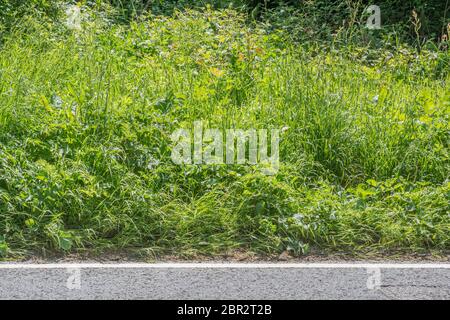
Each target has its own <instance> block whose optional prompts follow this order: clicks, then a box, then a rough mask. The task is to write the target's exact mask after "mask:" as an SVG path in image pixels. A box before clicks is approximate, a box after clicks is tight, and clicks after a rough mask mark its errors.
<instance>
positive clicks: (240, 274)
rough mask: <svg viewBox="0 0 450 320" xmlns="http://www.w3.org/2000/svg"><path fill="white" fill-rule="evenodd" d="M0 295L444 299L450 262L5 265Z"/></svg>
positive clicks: (448, 293)
mask: <svg viewBox="0 0 450 320" xmlns="http://www.w3.org/2000/svg"><path fill="white" fill-rule="evenodd" d="M0 299H183V300H185V299H187V300H191V299H446V300H447V299H450V264H446V263H443V264H361V263H355V264H349V263H339V264H327V263H319V264H318V263H311V264H292V263H283V264H280V263H278V264H269V263H265V264H262V263H254V264H245V263H239V264H238V263H223V264H220V263H198V264H194V263H170V264H141V263H130V264H92V263H91V264H11V263H0Z"/></svg>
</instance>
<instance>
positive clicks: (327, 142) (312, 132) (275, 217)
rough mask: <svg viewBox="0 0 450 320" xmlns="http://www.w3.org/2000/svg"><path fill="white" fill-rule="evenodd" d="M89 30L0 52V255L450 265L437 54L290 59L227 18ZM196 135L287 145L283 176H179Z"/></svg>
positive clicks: (395, 50)
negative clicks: (237, 254) (375, 258)
mask: <svg viewBox="0 0 450 320" xmlns="http://www.w3.org/2000/svg"><path fill="white" fill-rule="evenodd" d="M85 15H86V21H85V22H84V26H83V30H82V31H79V32H77V31H71V30H67V29H66V28H65V27H64V25H63V24H62V23H61V22H46V23H42V21H38V20H36V19H34V18H33V17H25V18H24V19H22V22H21V24H20V25H19V26H17V27H16V29H15V30H14V31H13V33H11V34H10V36H8V37H6V38H5V39H4V42H3V44H2V48H1V51H0V255H3V256H4V257H8V256H17V255H26V254H29V253H31V252H43V251H46V250H53V251H55V250H56V251H60V252H74V251H79V250H93V249H96V250H104V249H105V250H106V249H111V248H112V249H122V248H125V249H126V248H139V249H141V250H142V251H143V252H154V253H156V254H176V255H192V254H219V253H225V252H229V251H233V250H246V251H251V252H257V253H263V254H273V253H279V252H282V251H284V250H288V251H290V252H291V253H292V254H296V255H298V254H304V253H307V252H308V250H309V249H310V248H318V249H319V250H328V251H346V252H367V251H370V252H385V251H390V250H401V251H405V252H412V251H415V252H416V251H429V250H437V251H446V250H448V249H449V248H450V204H449V203H450V182H449V172H450V170H449V169H450V166H449V152H448V148H449V129H450V128H449V116H450V92H449V89H448V88H449V85H448V82H449V80H450V79H449V73H448V71H449V66H448V62H449V61H450V55H449V53H448V52H439V51H435V52H433V51H427V50H423V51H422V52H421V54H420V55H417V54H416V52H415V51H414V50H413V49H410V48H408V47H400V46H398V47H391V48H387V47H386V48H381V49H377V50H376V51H373V49H368V48H363V47H358V46H350V45H349V46H347V47H333V45H332V44H330V46H329V47H325V46H319V45H311V44H310V45H301V44H300V45H299V44H295V43H293V42H291V41H290V40H289V37H288V35H286V34H284V33H283V32H281V31H276V30H272V31H270V32H269V31H267V29H266V28H265V27H264V26H263V25H258V24H248V23H247V22H246V20H245V17H243V16H241V15H240V14H239V13H237V12H235V11H232V10H222V11H212V10H206V11H203V12H199V11H186V12H184V13H180V12H178V13H176V14H175V15H174V16H173V17H162V16H160V17H151V18H149V19H144V20H141V21H138V22H132V23H131V24H130V25H124V24H115V23H113V22H111V21H109V20H108V19H107V18H105V16H104V15H100V14H98V13H95V12H87V13H85ZM368 52H369V53H370V54H371V55H372V57H371V58H370V59H366V58H367V57H366V55H367V53H368ZM376 96H377V97H378V99H375V97H376ZM195 120H203V122H204V123H206V124H207V126H208V127H211V128H221V129H228V128H243V129H247V128H257V129H258V128H278V129H281V128H285V129H286V128H288V129H287V130H286V131H284V133H283V135H282V136H281V142H280V161H281V166H280V170H279V172H278V173H277V174H276V175H275V176H265V175H262V174H261V173H260V170H259V169H258V168H256V167H252V166H245V165H233V166H227V165H216V166H206V165H203V166H202V165H197V166H196V165H192V166H177V165H174V164H173V163H172V161H171V159H170V153H171V147H172V143H171V140H170V135H171V133H172V132H173V131H174V130H176V129H178V128H191V127H192V124H193V121H195Z"/></svg>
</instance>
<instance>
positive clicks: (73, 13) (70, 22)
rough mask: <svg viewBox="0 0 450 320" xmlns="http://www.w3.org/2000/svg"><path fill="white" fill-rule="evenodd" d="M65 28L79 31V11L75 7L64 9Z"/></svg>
mask: <svg viewBox="0 0 450 320" xmlns="http://www.w3.org/2000/svg"><path fill="white" fill-rule="evenodd" d="M66 16H67V19H66V26H67V28H69V29H72V30H81V10H80V7H79V6H77V5H71V6H68V8H67V9H66Z"/></svg>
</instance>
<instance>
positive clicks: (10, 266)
mask: <svg viewBox="0 0 450 320" xmlns="http://www.w3.org/2000/svg"><path fill="white" fill-rule="evenodd" d="M63 268H80V269H82V268H84V269H101V268H103V269H138V268H139V269H291V268H300V269H302V268H321V269H349V268H353V269H354V268H363V269H369V268H381V269H450V263H357V262H356V263H183V262H179V263H176V262H175V263H42V264H39V263H37V264H31V263H0V269H63Z"/></svg>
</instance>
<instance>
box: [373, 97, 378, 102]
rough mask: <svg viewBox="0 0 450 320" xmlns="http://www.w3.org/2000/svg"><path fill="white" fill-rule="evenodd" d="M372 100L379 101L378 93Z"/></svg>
mask: <svg viewBox="0 0 450 320" xmlns="http://www.w3.org/2000/svg"><path fill="white" fill-rule="evenodd" d="M372 102H373V103H378V95H376V96H375V97H373V98H372Z"/></svg>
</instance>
